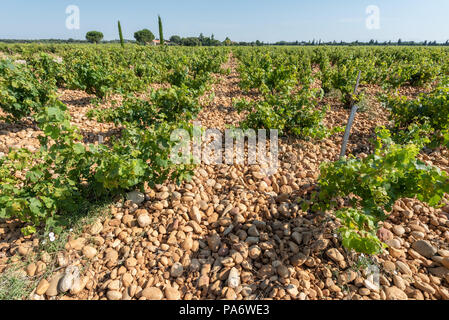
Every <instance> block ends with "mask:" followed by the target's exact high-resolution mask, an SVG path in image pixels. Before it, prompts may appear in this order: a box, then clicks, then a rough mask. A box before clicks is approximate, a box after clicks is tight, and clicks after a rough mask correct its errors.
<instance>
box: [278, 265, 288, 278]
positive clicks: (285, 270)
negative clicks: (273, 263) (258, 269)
mask: <svg viewBox="0 0 449 320" xmlns="http://www.w3.org/2000/svg"><path fill="white" fill-rule="evenodd" d="M276 271H277V273H278V275H279V276H280V277H281V278H288V277H289V276H290V271H289V270H288V268H287V267H286V266H284V265H283V264H281V265H280V266H278V267H277V268H276Z"/></svg>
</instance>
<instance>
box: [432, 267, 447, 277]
mask: <svg viewBox="0 0 449 320" xmlns="http://www.w3.org/2000/svg"><path fill="white" fill-rule="evenodd" d="M427 270H429V272H430V273H431V274H433V275H434V276H435V277H438V278H445V277H448V280H449V268H445V267H436V268H428V269H427Z"/></svg>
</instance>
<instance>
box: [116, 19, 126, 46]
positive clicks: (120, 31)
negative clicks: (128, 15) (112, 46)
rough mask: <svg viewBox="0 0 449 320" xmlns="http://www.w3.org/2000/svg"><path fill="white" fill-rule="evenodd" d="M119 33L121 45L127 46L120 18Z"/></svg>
mask: <svg viewBox="0 0 449 320" xmlns="http://www.w3.org/2000/svg"><path fill="white" fill-rule="evenodd" d="M118 35H119V37H120V45H121V46H122V48H125V42H124V41H123V33H122V26H121V25H120V20H119V21H118Z"/></svg>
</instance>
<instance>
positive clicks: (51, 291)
mask: <svg viewBox="0 0 449 320" xmlns="http://www.w3.org/2000/svg"><path fill="white" fill-rule="evenodd" d="M63 276H64V273H63V272H60V273H57V274H55V275H54V276H53V277H52V278H51V279H50V284H49V286H48V289H47V291H45V294H46V295H47V296H48V297H54V296H56V295H58V283H59V280H61V278H62V277H63Z"/></svg>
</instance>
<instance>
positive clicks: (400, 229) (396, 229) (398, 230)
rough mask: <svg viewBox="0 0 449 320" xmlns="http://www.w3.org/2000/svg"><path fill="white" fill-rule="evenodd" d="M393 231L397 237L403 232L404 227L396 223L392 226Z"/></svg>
mask: <svg viewBox="0 0 449 320" xmlns="http://www.w3.org/2000/svg"><path fill="white" fill-rule="evenodd" d="M393 233H394V234H395V235H397V236H398V237H401V236H402V235H403V234H404V233H405V229H404V227H403V226H400V225H396V226H394V227H393Z"/></svg>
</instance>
